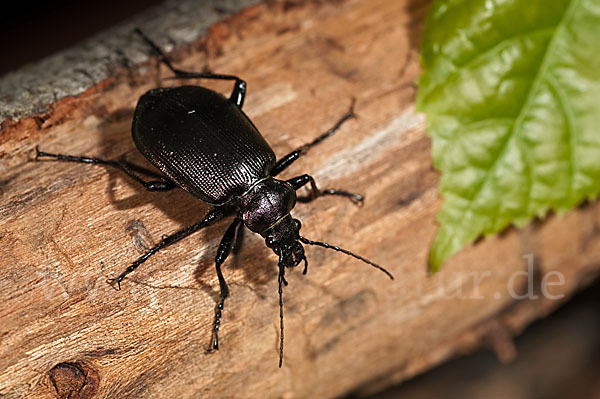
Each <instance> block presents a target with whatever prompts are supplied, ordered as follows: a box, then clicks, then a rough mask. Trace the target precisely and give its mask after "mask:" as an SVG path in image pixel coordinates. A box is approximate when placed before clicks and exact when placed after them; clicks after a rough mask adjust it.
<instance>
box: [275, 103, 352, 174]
mask: <svg viewBox="0 0 600 399" xmlns="http://www.w3.org/2000/svg"><path fill="white" fill-rule="evenodd" d="M355 102H356V99H354V98H353V99H352V104H350V109H349V110H348V112H346V114H345V115H344V116H342V117H341V118H340V119H339V120H338V121H337V122H336V123H335V125H333V126H332V127H331V128H330V129H329V130H327V131H326V132H325V133H323V134H321V135H320V136H319V137H317V138H316V139H314V140H313V141H312V142H310V143H308V144H304V145H303V146H301V147H298V148H297V149H295V150H294V151H292V152H290V153H289V154H287V155H286V156H284V157H283V158H281V159H280V160H279V161H277V163H276V164H275V166H274V167H273V169H271V173H270V175H271V176H277V175H278V174H279V173H281V172H282V171H283V170H285V169H286V168H287V167H288V166H290V165H291V164H292V163H294V161H296V160H297V159H298V158H300V155H302V154H305V153H306V152H307V151H308V150H309V149H310V148H311V147H313V146H315V145H317V144H319V143H320V142H322V141H323V140H325V139H326V138H328V137H330V136H333V134H334V133H335V132H337V131H338V130H339V128H340V127H342V125H343V124H344V122H346V121H347V120H348V119H351V118H354V117H356V115H355V114H354V103H355Z"/></svg>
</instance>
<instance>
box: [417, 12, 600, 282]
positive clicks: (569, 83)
mask: <svg viewBox="0 0 600 399" xmlns="http://www.w3.org/2000/svg"><path fill="white" fill-rule="evenodd" d="M422 62H423V67H424V73H423V74H422V75H421V77H420V79H419V94H418V98H417V109H418V110H420V111H424V112H425V113H426V114H427V120H428V131H429V134H430V135H431V136H432V138H433V160H434V164H435V166H436V168H438V169H439V170H440V171H441V172H442V178H441V182H440V192H441V195H442V197H443V205H442V208H441V210H440V212H439V214H438V221H439V223H440V229H439V231H438V233H437V236H436V238H435V240H434V243H433V247H432V249H431V253H430V259H429V266H430V269H431V270H432V271H436V270H438V269H439V268H440V266H441V265H442V263H443V262H444V261H445V260H446V259H447V258H448V257H449V256H451V255H452V254H454V253H455V252H457V251H458V250H460V249H461V248H462V247H463V246H464V245H465V244H467V243H470V242H472V241H474V240H475V239H476V238H477V237H479V236H481V235H489V234H493V233H496V232H498V231H500V230H502V229H503V228H505V227H507V226H509V225H510V224H513V223H514V224H516V225H517V226H522V225H524V224H525V223H527V222H528V221H529V220H531V219H532V218H533V217H535V216H540V217H541V216H544V215H545V214H546V213H547V211H548V210H549V209H555V210H557V211H559V212H564V211H566V210H569V209H571V208H573V207H574V206H575V205H577V204H578V203H579V202H581V201H583V200H584V199H592V198H595V197H596V196H597V195H598V192H599V191H600V0H528V1H523V0H440V1H437V0H434V1H433V3H432V5H431V9H430V11H429V15H428V17H427V21H426V29H425V33H424V38H423V44H422Z"/></svg>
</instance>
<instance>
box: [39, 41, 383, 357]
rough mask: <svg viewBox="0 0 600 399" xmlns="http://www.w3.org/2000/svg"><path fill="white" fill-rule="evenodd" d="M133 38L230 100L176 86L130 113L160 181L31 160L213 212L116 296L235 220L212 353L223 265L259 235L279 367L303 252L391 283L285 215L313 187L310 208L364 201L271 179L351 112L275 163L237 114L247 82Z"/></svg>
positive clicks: (226, 241) (228, 234) (303, 180)
mask: <svg viewBox="0 0 600 399" xmlns="http://www.w3.org/2000/svg"><path fill="white" fill-rule="evenodd" d="M135 32H136V33H137V34H138V35H140V36H141V38H142V39H143V40H144V41H145V42H146V43H147V44H148V45H149V46H150V47H151V48H152V50H153V51H154V52H155V53H156V54H157V56H158V57H159V60H160V62H162V63H163V64H165V65H166V66H167V67H168V68H169V69H170V70H171V71H172V72H173V74H174V75H175V76H174V78H179V79H192V78H204V79H218V80H232V81H234V82H235V83H234V88H233V91H232V92H231V95H230V96H229V98H226V97H225V96H223V95H222V94H220V93H217V92H215V91H213V90H209V89H207V88H204V87H201V86H178V87H167V88H158V89H152V90H150V91H148V92H146V93H145V94H144V95H142V97H140V99H139V101H138V104H137V106H136V108H135V112H134V115H133V124H132V136H133V141H134V142H135V145H136V147H137V148H138V150H139V151H140V152H141V153H142V154H143V155H144V156H145V157H146V158H147V159H148V160H149V161H150V163H152V164H153V165H154V166H155V167H156V168H158V169H159V170H160V171H161V172H162V174H163V175H164V177H163V178H161V179H160V180H153V181H145V180H143V179H142V178H141V177H140V176H139V175H138V174H137V173H135V172H134V171H133V169H132V168H131V167H130V166H128V164H127V163H124V162H120V161H107V160H103V159H99V158H90V157H84V156H71V155H63V154H53V153H48V152H43V151H39V149H37V148H36V160H37V159H39V158H42V157H47V158H54V159H58V160H62V161H69V162H81V163H87V164H101V165H108V166H111V167H114V168H116V169H118V170H120V171H122V172H124V173H126V174H127V175H128V176H129V177H131V178H133V179H134V180H135V181H137V182H138V183H140V184H142V185H143V186H144V187H145V188H146V189H147V190H148V191H168V190H171V189H173V188H175V187H180V188H182V189H183V190H185V191H188V192H189V193H191V194H192V195H194V196H196V197H197V198H199V199H201V200H202V201H205V202H207V203H209V204H210V205H212V208H211V209H210V210H209V211H208V213H207V214H206V216H205V217H204V218H203V219H202V220H201V221H199V222H197V223H194V224H192V225H191V226H188V227H186V228H184V229H182V230H179V231H177V232H175V233H173V234H171V235H169V236H166V237H164V238H163V239H162V240H161V241H160V243H158V244H157V245H155V246H154V247H152V248H151V249H149V250H148V251H147V252H146V253H145V254H144V255H142V256H141V257H139V258H138V259H137V260H136V261H135V262H133V263H132V264H131V265H130V266H129V267H128V268H127V269H125V271H124V272H123V273H121V274H120V275H119V276H118V277H117V278H115V279H111V281H112V282H113V283H115V284H116V285H117V287H118V288H119V289H120V288H121V282H122V281H123V279H124V278H125V277H126V276H127V275H128V274H130V273H131V272H133V271H134V270H135V269H136V268H137V267H138V266H140V265H141V264H142V263H144V262H145V261H146V260H148V258H149V257H150V256H152V255H154V254H155V253H156V252H158V251H159V250H161V249H163V248H165V247H166V246H168V245H171V244H173V243H175V242H177V241H179V240H181V239H183V238H185V237H187V236H189V235H191V234H192V233H195V232H197V231H198V230H200V229H202V228H203V227H206V226H208V225H210V224H213V223H215V222H216V221H218V220H220V219H222V218H223V217H225V216H229V215H232V214H235V217H234V219H233V221H232V223H231V224H230V225H229V227H228V228H227V230H226V231H225V234H224V235H223V238H222V239H221V243H220V245H219V248H218V250H217V255H216V257H215V266H216V271H217V277H218V279H219V288H220V296H219V303H218V305H217V307H216V311H215V320H214V328H213V332H214V336H213V342H212V350H217V349H219V326H220V323H221V315H222V312H223V307H224V303H225V299H226V298H227V297H228V295H229V288H228V287H227V283H226V282H225V279H224V277H223V273H222V272H221V265H222V264H223V263H224V262H225V259H226V258H227V256H228V255H229V254H230V252H231V250H232V246H233V241H234V240H235V237H236V234H237V231H238V229H239V228H240V226H241V225H242V224H243V225H244V226H246V227H247V228H248V229H250V230H251V231H253V232H255V233H258V234H260V235H261V236H262V237H263V238H264V239H265V244H266V245H267V247H269V248H270V249H271V250H273V252H275V254H276V255H277V256H278V257H279V262H278V268H279V276H278V287H279V288H278V293H279V310H280V312H279V315H280V345H279V367H281V365H282V361H283V287H282V286H283V285H287V281H286V279H285V269H286V268H292V267H295V266H297V265H298V264H299V263H300V262H304V270H303V274H306V272H307V270H308V261H307V259H306V256H305V254H304V247H303V245H302V244H305V245H315V246H320V247H324V248H329V249H333V250H335V251H338V252H342V253H344V254H346V255H350V256H352V257H354V258H356V259H358V260H361V261H363V262H365V263H367V264H369V265H371V266H373V267H375V268H377V269H379V270H381V271H382V272H384V273H385V274H387V275H388V276H389V277H390V278H391V279H393V276H392V275H391V274H390V272H388V271H387V270H386V269H384V268H383V267H381V266H379V265H377V264H375V263H373V262H371V261H370V260H368V259H365V258H363V257H361V256H359V255H356V254H354V253H352V252H350V251H348V250H345V249H343V248H340V247H337V246H334V245H331V244H327V243H325V242H320V241H313V240H310V239H308V238H306V237H303V236H301V235H300V227H301V224H300V221H299V220H297V219H293V218H292V216H291V215H290V211H291V210H292V209H293V208H294V206H295V204H296V200H297V197H296V190H298V189H300V188H301V187H303V186H305V185H306V184H309V185H310V197H309V198H308V199H307V200H309V201H310V200H313V199H315V198H317V197H320V196H323V195H339V196H342V197H347V198H349V199H351V200H353V201H354V202H358V203H360V202H362V201H363V197H362V196H360V195H358V194H354V193H350V192H348V191H344V190H336V189H328V190H320V189H319V188H317V185H316V183H315V180H314V179H313V177H312V176H310V175H307V174H303V175H300V176H297V177H294V178H291V179H288V180H278V179H276V178H275V177H276V176H277V175H278V174H279V173H281V172H282V171H283V170H285V169H286V168H287V167H288V166H290V165H291V164H292V163H293V162H294V161H296V160H297V159H298V158H299V157H300V156H301V155H303V154H305V153H306V152H307V151H308V150H309V149H310V148H311V147H313V146H315V145H316V144H318V143H320V142H322V141H323V140H325V139H326V138H328V137H330V136H332V135H333V134H334V133H335V132H336V131H337V130H338V129H339V128H340V126H341V125H342V124H343V123H344V122H345V121H347V120H348V119H350V118H352V117H353V116H354V112H353V105H354V100H353V102H352V107H351V109H350V111H349V112H348V113H346V114H345V115H344V116H343V117H342V118H341V119H340V120H339V121H338V122H337V123H336V124H335V125H334V126H333V127H332V128H331V129H329V130H328V131H327V132H325V133H323V134H321V135H320V136H319V137H317V138H316V139H315V140H313V141H312V142H310V143H308V144H306V145H303V146H301V147H299V148H298V149H296V150H294V151H292V152H290V153H289V154H287V155H286V156H284V157H283V158H281V159H280V160H278V161H277V160H276V158H275V153H274V152H273V150H272V149H271V147H270V146H269V144H267V142H266V141H265V139H264V138H263V137H262V135H261V134H260V133H259V131H258V129H257V128H256V127H255V126H254V124H253V123H252V121H251V120H250V119H249V118H248V117H247V116H246V114H245V113H244V112H243V111H242V105H243V104H244V98H245V95H246V82H245V81H243V80H242V79H240V78H239V77H237V76H233V75H220V74H213V73H196V72H186V71H182V70H180V69H177V68H175V67H174V66H173V65H172V63H171V62H170V60H169V59H168V58H167V57H166V55H165V54H164V53H163V52H162V50H161V49H160V48H159V47H158V46H157V45H156V44H155V43H154V42H152V41H151V40H150V39H149V38H148V37H147V36H146V35H145V34H144V33H143V32H142V31H141V30H139V29H136V30H135Z"/></svg>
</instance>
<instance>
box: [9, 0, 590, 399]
mask: <svg viewBox="0 0 600 399" xmlns="http://www.w3.org/2000/svg"><path fill="white" fill-rule="evenodd" d="M426 6H427V4H426V3H424V2H418V1H407V0H364V1H360V0H349V1H342V2H298V3H291V2H286V3H278V2H269V3H265V4H259V5H257V6H253V7H250V8H248V9H246V10H244V11H243V12H242V13H240V14H239V15H237V16H236V17H235V18H231V19H228V20H226V21H224V22H222V23H219V24H217V25H215V26H213V28H211V30H210V31H209V33H208V34H207V35H206V37H204V38H202V39H201V40H200V41H199V42H198V45H196V46H194V47H193V48H189V49H181V50H179V51H178V52H175V53H174V54H172V57H173V59H174V61H175V63H176V64H177V65H178V66H179V67H180V68H182V69H187V70H201V69H202V68H203V67H205V66H208V67H209V68H210V70H212V71H215V72H219V73H228V74H236V75H239V76H241V77H242V78H244V79H246V81H247V82H248V94H247V97H246V104H245V106H244V110H245V111H246V113H247V114H248V115H249V116H250V117H251V118H252V119H253V121H254V122H255V124H256V126H257V127H258V128H259V130H260V131H261V132H262V133H263V135H264V136H265V137H266V139H267V141H268V142H269V143H270V144H271V145H272V147H273V148H274V150H275V152H276V154H277V155H278V156H282V155H284V154H286V153H287V152H289V151H290V150H292V149H294V148H296V147H298V146H300V145H302V144H305V143H307V142H309V141H310V140H312V139H313V138H315V137H316V136H317V135H318V134H319V133H320V132H322V131H324V130H325V129H327V128H328V127H329V126H330V125H331V124H332V123H333V122H335V121H336V120H337V119H338V118H339V117H340V116H341V115H343V114H344V112H346V110H347V109H348V107H349V105H350V103H351V101H352V98H356V108H355V110H356V113H357V115H358V117H357V118H356V119H353V120H350V121H349V122H347V123H346V124H345V125H344V126H343V128H342V129H341V130H340V131H339V132H338V133H337V134H336V135H335V136H334V137H332V138H330V139H328V140H326V141H325V142H323V143H322V144H320V145H319V146H317V147H315V148H314V149H312V150H311V151H310V152H309V153H308V154H307V155H305V156H303V158H302V159H300V160H299V161H297V162H296V163H295V164H294V165H293V166H292V167H290V169H289V171H286V173H285V176H289V177H292V176H295V175H299V174H302V173H309V174H312V175H313V176H314V177H315V178H316V180H317V183H318V184H320V186H321V187H323V188H327V187H334V188H342V189H347V190H350V191H355V192H359V193H362V194H364V195H365V197H366V201H365V203H364V206H362V207H357V206H355V205H354V204H352V203H351V202H350V201H347V200H345V199H343V198H335V197H324V198H319V199H317V200H316V201H313V202H311V203H310V204H298V205H297V206H296V209H295V210H294V216H295V217H296V218H298V219H300V220H301V221H302V223H303V229H302V233H303V234H304V235H305V236H306V237H309V238H311V239H315V240H323V241H327V242H330V243H333V244H337V245H340V246H342V247H345V248H348V249H350V250H352V251H355V252H356V253H358V254H361V255H363V256H365V257H367V258H369V259H372V260H373V261H375V262H377V263H379V264H381V265H384V266H385V267H387V268H389V269H390V270H391V272H392V273H393V274H394V275H395V277H396V280H395V281H390V280H389V279H388V278H387V277H386V276H385V275H384V274H382V273H380V272H378V271H376V270H374V269H372V268H370V267H368V266H367V265H364V264H362V263H360V262H358V261H356V260H354V259H352V258H350V257H347V256H344V255H342V254H339V253H336V252H333V251H329V250H325V249H322V248H316V247H309V248H307V256H308V259H309V262H310V267H309V272H308V275H306V276H303V275H302V273H301V270H299V269H298V270H293V271H291V272H289V273H288V276H287V279H288V281H289V286H288V287H286V288H285V291H284V301H285V357H284V364H283V368H282V369H278V368H277V362H278V347H279V309H278V296H277V268H276V263H277V259H276V257H275V255H274V254H273V253H272V252H271V251H270V250H269V249H268V248H267V247H266V246H265V245H264V241H263V240H262V239H261V238H260V237H259V236H256V235H254V234H251V233H250V232H247V234H245V235H244V239H243V244H242V245H240V246H239V248H238V249H237V251H236V253H235V254H234V255H233V256H232V257H230V258H229V259H228V260H227V263H226V264H225V266H224V274H225V278H226V279H227V281H228V282H229V285H230V297H229V299H228V300H227V302H226V304H225V311H224V315H223V319H222V329H221V335H220V338H221V349H220V350H219V351H218V352H215V353H208V352H207V348H208V347H209V345H210V340H211V330H212V323H213V317H214V310H215V305H216V303H217V300H218V282H217V278H216V274H215V272H214V264H213V259H214V255H215V251H216V248H217V245H218V243H219V240H220V238H221V236H222V234H223V232H224V229H225V228H226V226H227V225H228V221H222V222H220V223H217V224H216V225H214V226H212V227H210V228H207V229H206V230H203V231H201V232H199V233H197V234H195V235H194V236H192V237H190V238H187V239H186V240H184V241H182V242H180V243H178V244H175V245H173V246H171V247H169V248H168V249H166V250H163V251H161V252H160V253H159V254H157V255H155V256H153V257H152V258H151V259H150V260H149V261H148V262H147V263H145V264H144V265H143V266H142V267H140V268H139V269H138V271H136V272H135V273H134V274H132V275H131V278H128V279H126V280H125V281H124V282H123V284H122V285H123V289H122V290H121V291H115V290H114V289H113V288H112V287H111V286H110V285H109V284H108V283H107V281H106V280H107V278H111V277H116V276H117V275H118V274H119V273H120V272H122V271H123V270H124V268H125V267H127V265H128V264H129V263H130V262H132V261H133V260H135V259H136V258H137V257H138V256H140V254H142V253H144V251H145V250H146V249H147V248H149V247H150V246H152V245H153V244H155V243H157V242H158V241H160V239H161V237H162V236H163V235H166V234H169V233H171V232H174V231H176V230H177V229H179V228H181V227H183V226H186V225H189V224H192V223H194V222H196V221H197V220H199V219H200V218H201V217H202V216H203V215H204V213H205V212H206V211H207V209H208V206H207V205H206V204H204V203H202V202H200V201H199V200H196V199H195V198H193V197H192V196H190V195H189V194H187V193H185V192H183V191H181V190H175V191H173V192H169V193H148V192H146V191H145V190H144V189H143V188H142V187H141V186H138V185H136V184H135V183H134V182H132V181H131V180H129V179H128V178H127V177H126V176H124V175H123V174H122V173H120V172H117V171H114V170H109V169H107V168H105V167H101V166H87V165H81V164H70V163H61V162H52V161H45V162H41V161H40V162H34V160H33V158H34V154H35V150H34V149H35V147H36V146H38V145H39V147H40V149H42V150H44V151H49V152H62V153H66V154H73V155H88V156H97V157H102V158H106V159H119V158H125V159H127V160H128V161H130V162H133V163H137V164H139V165H142V166H143V165H145V166H147V165H148V164H147V163H146V162H145V160H144V159H143V158H142V156H141V155H140V154H139V153H138V152H137V151H136V150H135V148H134V145H133V143H132V141H131V138H130V125H131V117H132V113H133V109H134V107H135V104H136V101H137V99H138V98H139V96H140V95H141V94H142V93H144V92H145V91H146V90H148V89H150V88H154V87H157V86H161V85H162V86H165V85H176V84H181V83H182V82H178V81H172V80H164V78H165V77H167V76H169V72H168V71H167V70H166V68H164V67H162V66H160V67H159V66H158V64H157V63H156V59H153V60H152V61H151V62H148V63H147V64H145V65H143V66H141V67H137V68H134V69H122V70H120V71H117V72H115V74H114V76H112V77H111V78H109V79H107V80H105V81H102V82H98V84H96V85H95V86H94V87H91V88H90V89H89V90H88V91H87V92H85V93H84V94H82V95H80V96H78V97H76V98H68V99H63V100H60V101H58V102H56V103H54V104H51V105H50V108H49V110H48V112H46V113H44V114H42V115H35V116H32V117H26V118H22V119H20V120H15V121H8V122H5V123H4V124H3V126H2V131H1V132H0V140H1V141H0V172H1V174H0V211H1V214H2V220H1V221H0V301H1V302H2V306H1V307H0V396H1V397H3V398H21V397H27V398H56V397H71V398H75V397H77V398H92V397H98V398H108V397H110V398H142V397H145V398H166V397H178V398H181V399H183V398H197V397H212V398H216V397H220V398H234V397H253V398H259V397H260V398H281V397H285V398H303V397H316V398H322V397H335V396H340V395H344V394H347V393H349V392H355V393H368V392H371V391H373V390H376V389H380V388H382V387H385V386H387V385H389V384H392V383H396V382H399V381H401V380H403V379H406V378H408V377H410V376H412V375H415V374H416V373H419V372H422V371H424V370H427V369H429V368H431V367H433V366H435V365H436V364H438V363H439V362H441V361H443V360H444V359H446V358H448V357H449V356H451V355H453V354H455V353H458V352H463V351H468V350H472V349H474V348H478V347H481V346H482V345H486V344H491V345H492V347H493V348H494V349H495V350H496V351H497V353H498V354H499V356H500V358H501V359H504V360H509V359H510V358H511V357H512V354H513V352H512V346H511V343H510V337H511V336H512V335H513V334H515V333H517V332H519V331H520V330H521V329H522V328H524V327H525V326H526V325H527V324H529V323H530V322H531V321H532V320H534V319H535V318H538V317H541V316H543V315H545V314H547V313H548V312H549V311H551V310H552V309H554V308H555V307H556V306H558V305H559V304H560V303H561V302H562V301H564V300H565V299H566V298H568V296H569V295H570V294H571V293H573V292H574V291H576V290H577V289H578V288H580V287H581V286H582V285H585V284H587V283H589V282H590V281H591V279H592V278H594V277H595V276H596V275H597V272H598V269H599V268H600V263H599V262H598V259H600V239H599V235H598V232H599V231H600V230H599V227H598V226H599V223H600V215H599V212H598V208H599V207H598V204H597V203H593V204H587V205H585V206H582V207H580V208H579V209H577V210H574V211H572V212H570V213H568V214H567V215H565V216H551V217H549V218H548V219H547V220H546V221H543V222H536V223H534V224H532V225H530V226H529V227H526V228H524V229H521V230H516V229H509V230H508V231H506V232H505V233H503V234H501V235H499V236H496V237H491V238H486V239H485V240H482V241H481V242H479V243H477V244H476V245H473V246H470V247H468V248H466V249H465V250H464V251H462V252H461V253H460V254H458V255H457V256H455V257H453V258H452V259H451V260H450V261H449V262H448V263H447V264H446V265H445V266H444V267H443V269H442V271H441V272H439V273H438V274H436V275H434V276H429V275H428V274H427V272H426V260H427V255H428V250H429V247H430V245H431V242H432V240H433V237H434V234H435V231H436V228H437V225H436V222H435V214H436V212H437V210H438V209H439V206H440V203H441V199H440V198H439V195H438V191H437V184H438V180H439V175H438V173H437V172H435V171H434V170H433V168H432V163H431V157H430V150H431V143H430V140H429V138H428V137H427V136H426V133H425V120H424V116H423V115H420V114H418V113H416V112H415V110H414V105H413V104H414V98H415V90H416V88H415V84H414V82H415V79H416V77H417V76H418V73H419V61H418V45H419V40H420V34H421V30H422V25H423V18H424V15H425V12H426ZM149 33H150V34H151V32H149ZM132 40H137V39H135V38H132ZM202 85H205V86H208V87H211V88H214V89H215V90H219V91H221V92H223V93H225V92H228V91H229V90H230V86H231V85H230V84H228V83H226V82H217V83H215V82H209V81H202ZM524 255H526V257H525V258H524V257H523V256H524ZM528 259H532V260H533V262H532V273H531V277H532V278H531V279H530V280H529V282H528V281H527V279H526V278H525V276H524V273H523V272H525V271H527V270H528ZM553 271H554V272H559V273H560V275H559V274H558V273H554V274H548V273H550V272H553ZM517 272H521V273H520V274H515V273H517ZM560 276H562V278H564V284H555V285H551V284H552V283H560V279H561V277H560ZM542 283H544V284H545V286H546V288H547V289H542V288H543V285H542ZM529 289H531V290H530V292H529V293H530V294H531V295H530V296H537V299H529V298H526V299H517V295H521V296H525V294H526V293H527V292H528V290H529ZM555 297H562V299H555ZM68 395H71V396H68Z"/></svg>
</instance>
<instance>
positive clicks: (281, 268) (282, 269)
mask: <svg viewBox="0 0 600 399" xmlns="http://www.w3.org/2000/svg"><path fill="white" fill-rule="evenodd" d="M284 274H285V266H284V265H283V263H282V262H281V260H280V262H279V330H280V331H281V333H280V334H279V337H280V338H279V368H281V365H282V364H283V285H284V284H285V285H287V283H286V281H285V277H284V276H283V275H284Z"/></svg>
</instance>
